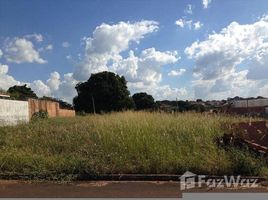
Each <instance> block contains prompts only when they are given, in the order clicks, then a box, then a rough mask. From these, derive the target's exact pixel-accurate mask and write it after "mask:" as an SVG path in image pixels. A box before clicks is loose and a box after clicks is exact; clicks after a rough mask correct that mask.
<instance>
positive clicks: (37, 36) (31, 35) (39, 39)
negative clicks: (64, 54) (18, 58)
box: [25, 33, 44, 42]
mask: <svg viewBox="0 0 268 200" xmlns="http://www.w3.org/2000/svg"><path fill="white" fill-rule="evenodd" d="M25 38H28V39H31V38H34V39H35V41H36V42H43V41H44V38H43V36H42V35H41V34H37V33H34V34H29V35H26V36H25Z"/></svg>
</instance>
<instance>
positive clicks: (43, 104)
mask: <svg viewBox="0 0 268 200" xmlns="http://www.w3.org/2000/svg"><path fill="white" fill-rule="evenodd" d="M28 102H29V115H30V117H32V116H33V114H34V113H35V112H38V111H41V110H42V111H47V113H48V116H49V117H74V116H75V111H74V110H67V109H61V108H60V106H59V103H58V102H53V101H46V100H37V99H29V100H28Z"/></svg>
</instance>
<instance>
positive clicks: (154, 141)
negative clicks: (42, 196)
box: [0, 112, 268, 180]
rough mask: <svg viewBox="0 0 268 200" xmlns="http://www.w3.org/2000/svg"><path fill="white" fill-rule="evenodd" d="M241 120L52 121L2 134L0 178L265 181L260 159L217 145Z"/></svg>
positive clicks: (147, 116) (134, 116) (132, 115)
mask: <svg viewBox="0 0 268 200" xmlns="http://www.w3.org/2000/svg"><path fill="white" fill-rule="evenodd" d="M238 121H248V119H247V118H234V117H225V116H207V115H205V114H195V113H185V114H163V113H161V114H160V113H146V112H123V113H112V114H106V115H95V116H94V115H90V116H85V117H75V118H55V119H49V120H43V121H36V122H32V123H30V124H24V125H19V126H15V127H1V128H0V173H1V175H2V177H3V176H5V175H9V176H10V177H11V178H12V177H16V176H14V175H28V177H29V178H31V179H48V180H49V179H59V180H70V179H73V180H74V179H76V178H77V176H78V175H83V174H93V175H98V174H111V173H113V174H115V173H139V174H147V173H153V174H160V173H161V174H182V173H184V172H185V171H186V170H189V171H191V172H194V173H197V174H211V175H223V174H241V175H267V174H268V167H267V164H266V163H265V161H264V159H263V158H261V157H257V156H255V155H254V154H253V153H250V152H249V151H247V150H245V149H244V150H241V149H238V148H235V147H228V149H227V150H226V149H223V148H221V147H218V146H217V144H216V142H215V141H216V138H217V137H219V136H221V135H222V134H223V133H224V131H225V130H224V128H222V126H223V125H224V124H226V123H233V122H238Z"/></svg>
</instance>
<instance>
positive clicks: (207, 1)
mask: <svg viewBox="0 0 268 200" xmlns="http://www.w3.org/2000/svg"><path fill="white" fill-rule="evenodd" d="M211 2H212V0H202V3H203V7H204V8H205V9H206V8H208V6H209V4H210V3H211Z"/></svg>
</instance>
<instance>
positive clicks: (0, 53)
mask: <svg viewBox="0 0 268 200" xmlns="http://www.w3.org/2000/svg"><path fill="white" fill-rule="evenodd" d="M2 56H3V51H2V50H1V49H0V58H2Z"/></svg>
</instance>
